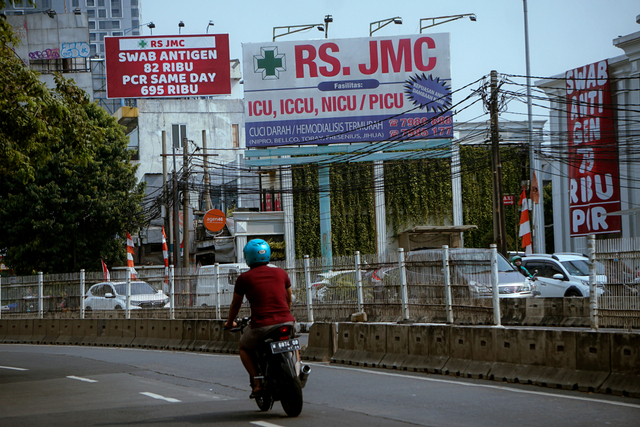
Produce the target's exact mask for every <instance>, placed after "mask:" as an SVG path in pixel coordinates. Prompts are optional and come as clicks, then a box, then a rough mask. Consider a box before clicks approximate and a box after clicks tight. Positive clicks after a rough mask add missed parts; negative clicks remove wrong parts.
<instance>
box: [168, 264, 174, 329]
mask: <svg viewBox="0 0 640 427" xmlns="http://www.w3.org/2000/svg"><path fill="white" fill-rule="evenodd" d="M169 292H170V293H171V299H169V318H170V319H171V320H174V319H175V318H176V305H175V304H176V303H175V293H176V283H175V279H174V272H173V265H170V266H169Z"/></svg>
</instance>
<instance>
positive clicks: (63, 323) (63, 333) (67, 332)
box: [56, 319, 80, 345]
mask: <svg viewBox="0 0 640 427" xmlns="http://www.w3.org/2000/svg"><path fill="white" fill-rule="evenodd" d="M74 332H75V330H74V329H73V319H60V335H58V339H57V340H56V344H66V345H71V344H77V343H78V341H77V338H80V337H77V336H75V335H74Z"/></svg>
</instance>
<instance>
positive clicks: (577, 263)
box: [561, 259, 604, 276]
mask: <svg viewBox="0 0 640 427" xmlns="http://www.w3.org/2000/svg"><path fill="white" fill-rule="evenodd" d="M561 264H562V265H563V266H564V268H566V269H567V271H568V272H569V275H571V276H588V275H589V263H588V262H587V261H585V260H581V259H578V260H573V261H562V262H561ZM596 273H597V274H604V265H602V263H600V262H598V261H596Z"/></svg>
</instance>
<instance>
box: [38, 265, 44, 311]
mask: <svg viewBox="0 0 640 427" xmlns="http://www.w3.org/2000/svg"><path fill="white" fill-rule="evenodd" d="M43 291H44V283H43V279H42V271H41V272H39V273H38V318H39V319H42V318H43V317H44V305H43V300H42V293H43Z"/></svg>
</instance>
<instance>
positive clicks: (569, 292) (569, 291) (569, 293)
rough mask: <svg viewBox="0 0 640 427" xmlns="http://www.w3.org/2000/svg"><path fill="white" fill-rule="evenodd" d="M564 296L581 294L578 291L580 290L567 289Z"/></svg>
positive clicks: (578, 295) (579, 295)
mask: <svg viewBox="0 0 640 427" xmlns="http://www.w3.org/2000/svg"><path fill="white" fill-rule="evenodd" d="M564 296H565V297H581V296H582V294H581V293H580V291H577V290H575V289H569V290H568V291H567V293H566V294H564Z"/></svg>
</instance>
